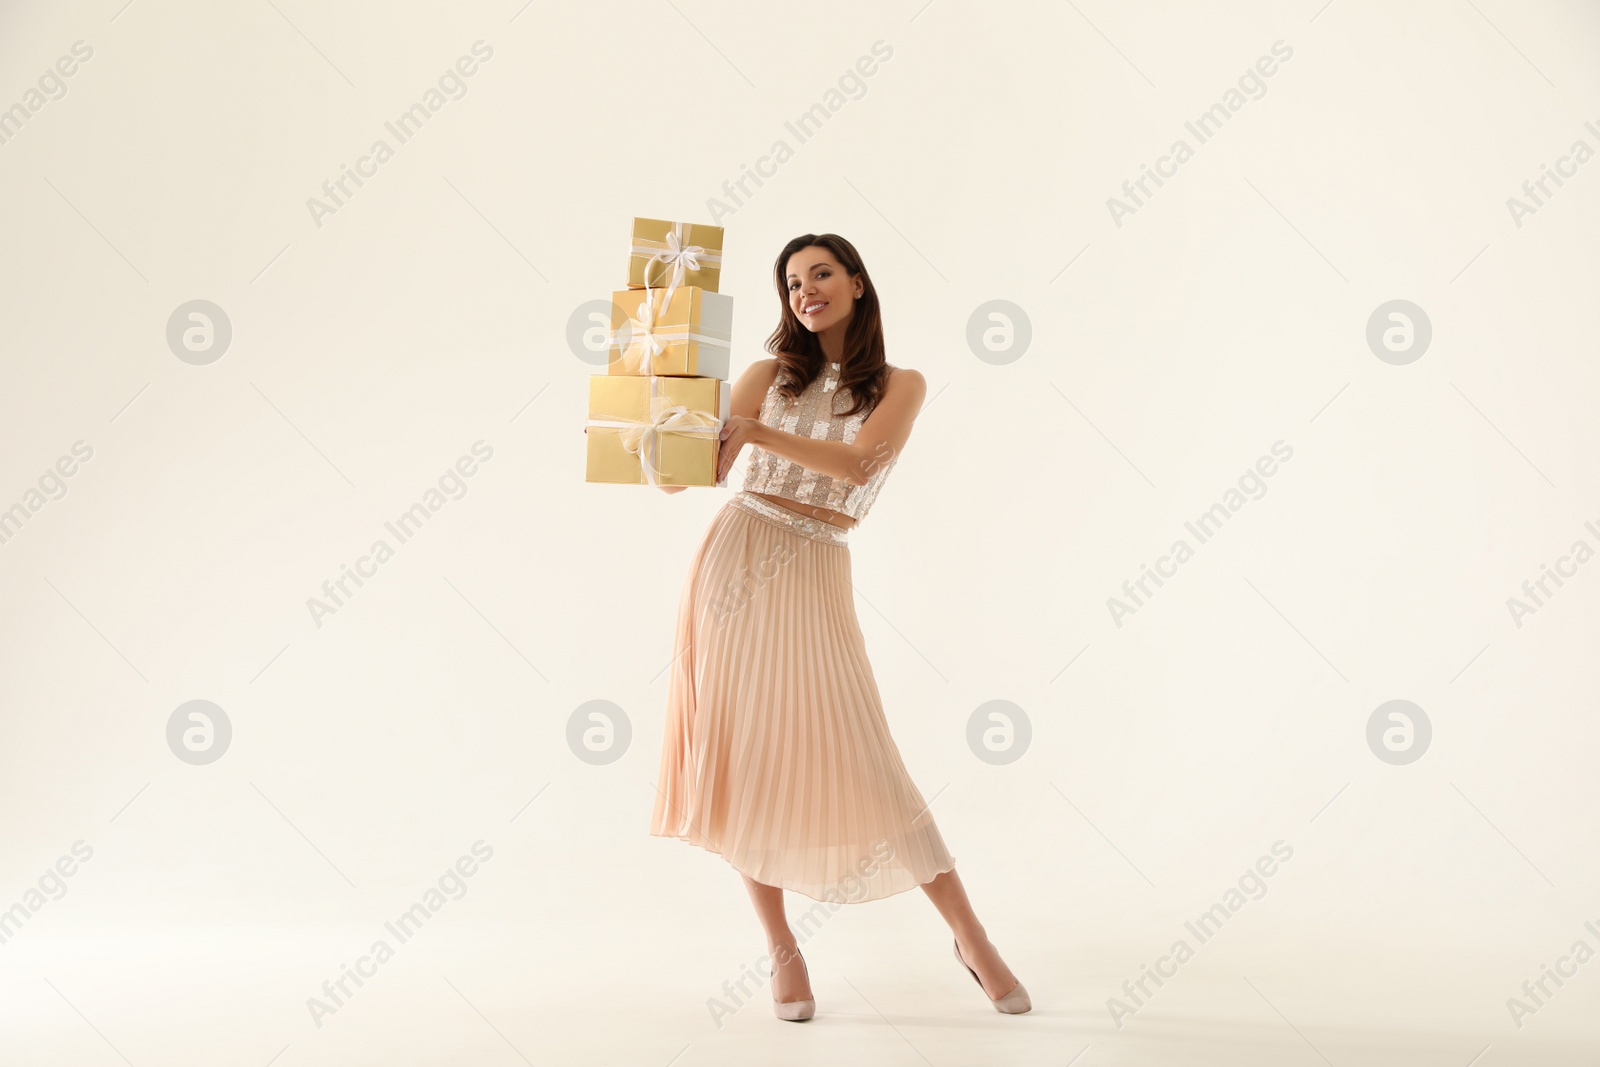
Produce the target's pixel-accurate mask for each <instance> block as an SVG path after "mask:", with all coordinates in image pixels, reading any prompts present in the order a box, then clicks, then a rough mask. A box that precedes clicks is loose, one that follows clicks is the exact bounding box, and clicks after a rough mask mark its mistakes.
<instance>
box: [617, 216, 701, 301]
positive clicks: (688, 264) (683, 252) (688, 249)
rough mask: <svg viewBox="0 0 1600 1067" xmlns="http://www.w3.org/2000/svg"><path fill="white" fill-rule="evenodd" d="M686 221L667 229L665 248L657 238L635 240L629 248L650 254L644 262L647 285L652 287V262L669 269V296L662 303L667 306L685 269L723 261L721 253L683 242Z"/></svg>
mask: <svg viewBox="0 0 1600 1067" xmlns="http://www.w3.org/2000/svg"><path fill="white" fill-rule="evenodd" d="M685 225H686V223H682V222H674V223H673V224H672V229H670V230H668V231H667V238H666V242H665V245H666V247H665V248H662V247H660V244H659V243H658V242H655V241H652V242H650V243H649V244H647V245H640V244H635V245H633V246H632V247H631V248H630V249H629V251H630V252H632V253H633V254H634V255H649V257H650V258H649V259H647V260H645V263H644V285H645V288H647V289H648V288H650V268H651V266H652V265H653V264H655V263H657V262H659V263H662V264H663V265H664V266H663V269H664V270H670V271H671V274H670V275H669V276H668V277H669V280H668V282H667V285H666V290H667V299H666V300H665V301H663V302H662V304H661V306H662V307H663V308H665V307H666V306H667V304H669V303H671V302H672V294H673V292H674V291H675V290H676V289H677V288H678V286H680V285H682V284H683V278H684V273H685V272H686V271H691V270H699V269H700V268H701V267H702V266H706V267H716V266H720V265H721V264H722V253H721V252H712V251H709V250H707V249H706V248H704V247H702V246H701V245H686V244H684V241H685V239H686V238H685V236H684V226H685Z"/></svg>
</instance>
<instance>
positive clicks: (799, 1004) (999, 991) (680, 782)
mask: <svg viewBox="0 0 1600 1067" xmlns="http://www.w3.org/2000/svg"><path fill="white" fill-rule="evenodd" d="M773 280H774V283H775V284H776V287H777V291H778V299H779V321H778V328H777V329H776V330H775V331H774V332H773V334H772V336H771V337H769V338H768V339H767V350H768V351H769V352H770V353H772V356H773V358H771V359H763V360H758V361H757V362H756V363H754V364H753V365H752V366H750V367H749V368H748V369H746V370H745V372H744V373H743V374H742V375H741V376H740V377H739V380H738V382H737V383H736V384H735V385H734V388H733V396H732V403H731V414H730V415H729V417H728V418H727V420H726V421H725V422H724V424H723V427H722V436H721V445H720V447H719V448H718V455H717V464H718V470H717V480H718V481H721V480H722V478H723V477H724V476H725V475H726V473H727V471H728V469H729V467H731V465H732V464H733V463H734V461H735V460H736V459H737V458H738V456H739V452H740V450H741V449H742V448H743V447H744V446H745V445H746V444H748V445H750V446H751V459H750V465H749V468H748V470H747V472H746V475H745V482H744V488H743V489H742V490H741V491H740V492H738V493H736V494H735V495H734V497H733V498H732V499H731V500H729V501H728V502H727V504H726V505H724V506H723V508H722V509H721V510H720V511H719V512H718V513H717V514H716V516H715V517H714V518H713V519H712V521H711V525H710V528H709V529H708V530H707V531H706V534H705V536H704V538H703V539H702V541H701V544H700V547H699V549H698V550H697V551H696V553H695V555H694V558H693V560H692V561H691V562H690V566H689V577H688V579H687V581H686V582H685V583H684V586H683V591H682V596H681V599H680V601H679V607H678V618H677V633H676V637H675V641H674V655H673V657H672V679H671V683H670V687H669V690H668V696H667V712H666V722H665V724H664V726H663V730H662V747H661V765H660V778H659V781H658V783H657V786H656V790H657V792H656V799H655V802H654V811H653V812H652V815H651V820H650V833H652V834H654V835H656V836H658V837H675V838H678V839H680V840H683V841H687V842H689V843H691V844H695V845H699V846H700V847H701V848H704V849H706V850H707V851H710V852H714V853H716V854H718V855H720V856H722V857H723V858H724V859H725V860H726V861H727V862H728V864H729V865H730V866H732V867H733V868H734V869H735V870H736V871H738V872H739V874H740V877H741V878H742V880H743V882H744V885H745V889H746V891H747V892H748V894H749V896H750V899H751V901H752V903H753V904H754V905H755V908H756V914H757V917H758V918H759V920H760V922H761V924H762V926H763V929H764V931H765V933H766V936H767V943H768V949H769V955H770V957H771V959H772V963H773V968H772V975H771V977H772V990H773V1011H774V1013H775V1014H776V1015H777V1016H778V1018H780V1019H783V1020H786V1021H791V1022H796V1021H802V1020H805V1019H809V1018H811V1017H812V1016H813V1015H814V1013H815V1011H816V1003H815V1001H814V1000H813V999H812V996H811V983H810V975H809V973H808V971H807V969H806V963H805V960H804V958H803V957H802V956H801V955H800V953H799V948H798V945H797V943H796V941H795V935H794V931H793V930H792V929H791V928H790V927H789V923H788V920H787V918H786V917H785V915H784V903H783V891H784V890H786V889H787V890H791V891H793V892H797V893H801V894H803V895H805V896H808V897H811V898H813V899H815V900H820V901H825V902H830V903H841V904H842V903H847V902H854V901H863V900H876V899H881V898H883V897H887V896H891V895H893V894H896V893H903V892H905V891H907V890H909V889H914V888H921V889H922V890H923V891H924V892H925V893H926V894H927V895H928V898H929V899H930V900H931V901H932V902H933V903H934V905H935V906H936V907H937V908H938V910H939V912H940V914H941V915H942V916H943V917H944V918H945V920H946V921H947V922H949V924H950V927H951V929H952V931H953V932H954V933H955V955H956V958H957V959H958V960H959V961H960V962H961V964H962V968H963V970H966V971H968V973H970V974H971V975H972V977H973V978H974V980H976V981H977V982H978V984H979V986H980V987H981V988H982V989H983V990H984V993H985V996H986V997H987V998H988V999H989V1001H990V1003H991V1004H992V1005H993V1007H994V1008H995V1010H997V1011H1000V1012H1004V1013H1008V1014H1016V1013H1020V1012H1024V1011H1027V1010H1028V1009H1029V1007H1030V1006H1031V1005H1030V1002H1029V1000H1028V993H1027V990H1026V989H1024V988H1023V986H1022V983H1021V982H1019V981H1017V978H1016V976H1015V975H1014V974H1012V973H1011V971H1010V969H1009V968H1008V967H1007V966H1006V964H1005V961H1004V960H1002V959H1001V958H1000V954H999V951H998V950H997V949H996V948H995V947H994V945H993V944H992V943H991V942H990V941H989V939H988V935H987V934H986V933H985V932H984V928H983V926H982V924H981V923H979V922H978V919H977V916H976V915H975V914H974V913H973V910H972V906H971V904H970V903H969V902H968V900H967V896H966V891H965V889H964V888H963V887H962V885H961V880H960V878H959V877H958V876H957V875H956V873H955V858H954V857H953V856H952V855H951V854H950V851H949V850H948V849H947V848H946V847H945V843H944V839H943V838H942V837H941V836H940V833H939V830H938V827H937V826H936V825H935V823H934V821H933V818H932V817H931V816H930V815H929V814H928V803H927V801H926V799H925V798H924V797H923V795H922V793H921V791H920V790H918V788H917V786H916V783H915V782H914V781H913V780H912V777H911V775H910V773H909V771H908V770H907V768H906V765H905V762H904V760H903V759H902V758H901V755H900V750H899V748H898V747H897V746H896V744H895V741H894V738H893V736H892V735H891V733H890V731H889V725H888V717H887V715H886V714H885V712H884V707H883V702H882V698H881V696H880V695H879V690H878V685H877V681H876V679H875V678H874V676H873V672H872V664H871V662H870V661H869V659H868V657H867V649H866V641H865V638H864V637H863V635H862V632H861V626H860V623H859V621H858V620H857V618H856V614H855V597H854V586H853V583H852V578H851V560H850V548H849V537H850V530H851V528H853V527H854V526H855V525H856V524H857V523H858V522H859V521H860V520H861V518H862V517H863V516H864V515H865V514H866V513H867V509H868V508H869V507H870V506H871V504H872V501H873V500H874V499H875V497H876V496H877V493H878V490H879V489H881V488H882V486H883V483H884V480H885V479H886V478H887V477H888V474H889V471H890V470H891V469H892V468H893V467H894V465H895V462H896V460H897V459H898V457H899V456H900V454H901V452H902V450H903V449H904V448H905V445H906V441H907V439H908V438H909V437H910V434H911V426H912V423H913V422H914V421H915V420H916V416H917V413H918V411H919V410H921V407H922V402H923V399H924V398H925V396H926V392H927V384H926V382H925V381H924V379H923V376H922V375H921V374H920V373H919V372H917V371H915V370H911V369H905V368H894V367H891V366H889V364H888V363H887V362H886V361H885V359H884V344H883V323H882V319H881V313H880V309H879V305H878V296H877V291H876V290H875V289H874V288H873V285H872V279H871V278H870V277H869V276H868V274H867V271H866V268H865V267H864V266H863V265H862V262H861V257H860V255H859V254H858V253H857V252H856V249H855V247H854V246H853V245H851V244H850V242H848V241H846V240H845V239H844V238H842V237H839V236H838V235H836V234H821V235H817V234H805V235H803V236H801V237H797V238H795V239H794V240H792V241H790V242H789V243H788V244H787V245H786V246H785V247H784V248H783V250H782V251H781V252H780V253H779V255H778V259H777V262H776V264H775V267H774V277H773ZM752 575H754V576H756V577H758V578H759V579H760V580H759V582H753V581H752V577H751V576H752Z"/></svg>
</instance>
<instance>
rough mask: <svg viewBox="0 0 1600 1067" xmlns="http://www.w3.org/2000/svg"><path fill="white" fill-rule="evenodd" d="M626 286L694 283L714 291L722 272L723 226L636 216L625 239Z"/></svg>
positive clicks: (675, 285) (671, 285) (639, 287)
mask: <svg viewBox="0 0 1600 1067" xmlns="http://www.w3.org/2000/svg"><path fill="white" fill-rule="evenodd" d="M628 246H629V247H628V288H629V289H644V288H646V287H649V288H652V289H656V288H660V289H667V288H677V287H678V286H681V285H693V286H697V287H698V288H701V289H705V290H708V291H710V292H713V293H714V292H716V291H717V282H718V280H719V279H720V278H721V275H722V227H721V226H711V225H708V224H706V223H703V222H669V221H667V220H666V219H643V218H638V217H635V218H634V220H633V232H632V233H631V235H630V236H629V239H628Z"/></svg>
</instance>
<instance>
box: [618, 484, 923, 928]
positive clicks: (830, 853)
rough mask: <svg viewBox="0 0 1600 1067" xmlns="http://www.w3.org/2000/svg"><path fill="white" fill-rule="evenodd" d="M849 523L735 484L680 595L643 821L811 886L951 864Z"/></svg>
mask: <svg viewBox="0 0 1600 1067" xmlns="http://www.w3.org/2000/svg"><path fill="white" fill-rule="evenodd" d="M850 577H851V575H850V548H849V543H848V532H847V531H843V530H841V529H839V528H838V527H834V526H832V525H830V524H828V523H825V522H822V521H821V520H818V519H813V518H810V517H809V516H805V515H801V514H798V513H796V512H793V511H790V510H789V509H787V508H783V507H779V506H778V505H776V504H773V503H772V502H771V501H768V500H764V499H762V498H761V497H758V496H755V495H754V494H751V493H744V492H740V493H737V494H735V495H734V496H733V497H732V498H731V499H730V500H729V501H728V503H727V504H725V505H724V506H723V507H722V509H721V510H720V511H718V512H717V514H716V516H715V517H714V518H713V519H712V522H711V525H710V526H709V527H708V529H707V530H706V534H705V538H704V540H703V541H702V542H701V544H700V547H699V549H698V550H697V551H696V552H695V555H694V557H693V560H692V562H691V564H690V567H689V574H688V576H687V577H686V578H685V580H684V585H683V592H682V596H681V599H680V602H679V608H678V618H677V632H676V636H675V639H674V656H673V661H672V668H671V681H670V683H669V689H668V696H667V710H666V719H665V728H664V730H663V736H662V745H661V770H660V776H659V780H658V782H657V785H656V798H655V810H654V813H653V815H652V817H651V822H650V833H651V834H653V835H655V836H657V837H675V838H679V839H682V840H684V841H688V842H691V843H693V844H696V845H699V846H701V847H702V848H705V849H707V850H709V851H711V852H715V853H718V854H719V855H721V856H722V857H723V858H724V859H726V860H727V861H728V863H729V864H731V865H732V866H733V867H734V869H736V870H738V871H740V872H742V873H743V874H746V875H748V876H749V877H750V878H752V879H754V880H755V881H757V882H761V883H763V884H766V885H771V886H778V887H781V888H783V889H788V890H793V891H794V892H796V893H801V894H804V895H805V896H808V897H811V898H813V899H816V900H823V901H841V902H846V903H853V902H858V901H864V900H876V899H880V898H882V897H887V896H891V895H893V894H896V893H901V892H904V891H905V890H908V889H911V888H914V887H915V886H918V885H920V884H922V883H925V882H928V881H931V880H932V879H933V878H934V877H935V876H936V875H938V874H940V873H941V872H944V871H948V870H951V869H953V868H954V867H955V860H954V858H953V857H952V856H951V855H950V853H949V852H948V851H947V850H946V848H945V844H944V841H943V839H942V838H941V837H940V836H939V831H938V828H937V827H936V826H935V824H934V821H933V818H932V815H931V814H930V813H929V811H928V810H927V803H926V801H925V800H924V799H923V796H922V794H921V792H919V791H918V789H917V787H916V785H915V784H914V783H913V782H912V780H911V776H910V774H909V773H907V770H906V766H905V762H904V760H903V759H902V758H901V755H900V750H899V748H898V747H897V746H896V745H895V742H894V739H893V738H892V737H891V736H890V734H889V726H888V723H887V721H886V720H885V718H884V710H883V702H882V699H881V698H880V696H879V693H878V686H877V682H876V680H875V679H874V678H873V674H872V666H871V664H870V663H869V662H868V660H867V650H866V643H865V641H864V640H863V638H862V634H861V627H860V625H859V624H858V622H857V619H856V613H855V599H854V597H853V595H852V587H851V582H850Z"/></svg>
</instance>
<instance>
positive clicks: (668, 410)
mask: <svg viewBox="0 0 1600 1067" xmlns="http://www.w3.org/2000/svg"><path fill="white" fill-rule="evenodd" d="M666 399H667V398H666V397H665V396H663V395H662V392H661V380H660V379H659V378H652V379H651V380H650V402H649V404H648V406H647V407H646V410H645V417H644V418H643V419H629V418H624V417H623V416H621V415H592V416H590V418H589V420H588V426H589V427H590V428H591V429H601V430H616V431H617V437H618V438H619V439H620V440H621V442H622V447H623V448H624V449H625V450H627V451H629V452H633V453H636V454H637V455H638V456H639V466H640V468H641V469H642V470H643V471H644V477H645V484H646V485H658V484H660V479H661V468H660V458H661V435H662V434H665V433H677V434H686V435H689V436H693V437H712V436H721V433H722V422H721V420H720V419H718V418H717V417H716V416H715V415H713V414H712V413H711V412H709V411H694V410H691V409H690V408H687V407H685V406H684V405H682V404H673V405H672V406H671V407H668V406H667V404H666Z"/></svg>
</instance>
